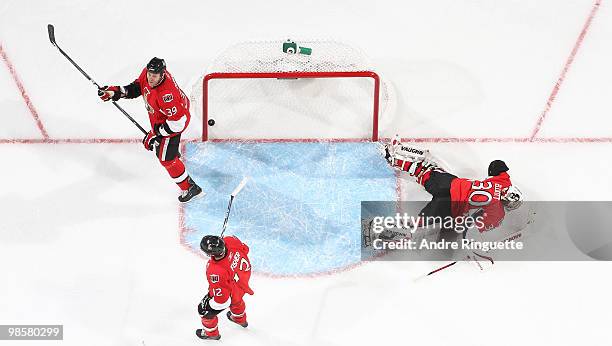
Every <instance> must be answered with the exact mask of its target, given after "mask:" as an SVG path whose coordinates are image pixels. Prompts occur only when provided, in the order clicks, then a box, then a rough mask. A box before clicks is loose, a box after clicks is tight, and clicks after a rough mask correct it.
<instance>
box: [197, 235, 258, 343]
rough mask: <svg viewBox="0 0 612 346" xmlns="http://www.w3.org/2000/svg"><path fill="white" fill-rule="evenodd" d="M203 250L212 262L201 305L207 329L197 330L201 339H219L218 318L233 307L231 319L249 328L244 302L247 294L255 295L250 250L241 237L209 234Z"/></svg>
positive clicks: (207, 274)
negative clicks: (250, 284) (251, 279)
mask: <svg viewBox="0 0 612 346" xmlns="http://www.w3.org/2000/svg"><path fill="white" fill-rule="evenodd" d="M200 249H202V251H204V253H206V255H207V256H208V257H210V259H209V260H208V263H207V264H206V279H207V280H208V294H206V296H205V297H204V298H203V299H202V301H201V302H200V304H198V313H199V314H200V317H201V319H202V325H203V326H204V328H202V329H198V330H196V335H197V336H198V337H199V338H200V339H210V340H219V339H220V338H221V335H220V334H219V327H218V325H217V324H218V318H217V315H218V314H219V313H220V312H221V311H223V310H225V309H227V308H228V307H229V311H228V312H227V318H228V319H229V320H230V321H232V322H234V323H236V324H238V325H240V326H242V327H244V328H246V327H247V326H248V325H249V324H248V322H247V316H246V312H245V308H246V307H245V304H244V300H243V299H242V298H243V296H244V295H245V293H248V294H250V295H253V290H252V289H251V288H250V287H249V279H250V277H251V262H250V261H249V257H248V254H249V247H248V246H247V245H246V244H244V243H243V242H241V241H240V239H238V238H237V237H234V236H231V237H223V238H221V237H218V236H214V235H207V236H205V237H204V238H202V241H201V242H200Z"/></svg>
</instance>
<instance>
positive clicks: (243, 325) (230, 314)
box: [227, 311, 249, 328]
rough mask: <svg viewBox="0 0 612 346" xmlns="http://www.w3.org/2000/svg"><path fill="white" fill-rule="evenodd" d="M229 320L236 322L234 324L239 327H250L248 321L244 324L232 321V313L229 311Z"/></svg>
mask: <svg viewBox="0 0 612 346" xmlns="http://www.w3.org/2000/svg"><path fill="white" fill-rule="evenodd" d="M227 319H228V320H230V321H232V322H234V323H236V324H237V325H239V326H241V327H242V328H246V327H248V326H249V322H246V321H245V322H244V323H238V322H236V321H234V320H233V319H232V313H231V311H228V312H227Z"/></svg>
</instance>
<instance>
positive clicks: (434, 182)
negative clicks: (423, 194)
mask: <svg viewBox="0 0 612 346" xmlns="http://www.w3.org/2000/svg"><path fill="white" fill-rule="evenodd" d="M383 151H384V155H385V159H386V160H387V162H388V163H389V164H390V165H391V166H392V167H394V168H396V169H399V170H401V171H404V172H407V173H408V174H409V175H410V176H412V177H414V178H415V179H416V181H417V183H419V184H420V185H422V186H423V187H424V188H425V190H426V191H427V192H429V193H430V194H431V195H432V196H433V198H432V200H431V201H430V202H429V203H428V204H427V205H426V206H425V207H424V208H423V210H421V213H420V214H421V215H422V216H441V217H447V216H450V217H453V218H456V217H459V216H465V215H468V214H472V215H477V216H481V217H482V223H481V224H480V227H479V230H480V231H481V232H484V231H487V230H490V229H492V228H495V227H497V226H499V225H500V224H501V222H502V220H503V219H504V215H505V210H508V211H509V210H514V209H517V208H518V207H520V205H521V203H522V199H523V197H522V193H521V191H520V190H519V189H518V188H517V187H515V186H514V185H512V182H511V181H510V175H509V174H508V170H509V169H508V166H507V165H506V163H505V162H504V161H501V160H494V161H492V162H491V163H490V164H489V168H488V175H489V177H488V178H486V179H484V180H472V179H465V178H458V177H457V176H455V175H453V174H450V173H447V172H446V171H445V170H444V169H443V168H441V167H440V166H439V165H438V164H437V163H436V162H435V160H434V159H433V157H432V156H431V154H430V153H429V151H427V150H420V149H416V148H412V147H408V146H404V145H402V143H400V141H399V139H397V138H396V139H394V140H393V141H392V142H391V143H390V144H388V145H385V146H384V147H383Z"/></svg>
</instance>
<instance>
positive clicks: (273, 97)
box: [191, 40, 390, 140]
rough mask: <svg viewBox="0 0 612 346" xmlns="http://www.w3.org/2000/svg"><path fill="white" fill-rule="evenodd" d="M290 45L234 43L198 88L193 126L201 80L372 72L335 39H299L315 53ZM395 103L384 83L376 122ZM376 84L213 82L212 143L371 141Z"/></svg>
mask: <svg viewBox="0 0 612 346" xmlns="http://www.w3.org/2000/svg"><path fill="white" fill-rule="evenodd" d="M284 42H285V41H283V40H278V41H258V42H244V43H239V44H235V45H233V46H231V47H229V48H228V49H226V50H225V51H224V52H223V53H221V54H220V55H219V57H218V58H216V59H215V60H214V62H213V63H212V64H211V66H210V67H209V68H208V69H207V70H206V71H205V72H204V73H202V74H201V75H200V76H199V78H198V79H197V81H196V82H195V83H194V84H193V88H192V94H191V101H192V103H191V104H192V114H193V115H194V119H193V120H192V124H194V125H192V126H193V127H197V126H208V125H201V124H202V119H203V111H202V106H203V84H202V83H203V79H204V76H205V75H206V74H209V73H213V72H217V73H278V72H280V73H282V72H357V71H373V70H374V68H373V66H372V64H371V63H370V61H369V59H368V58H367V56H366V55H365V54H364V53H363V52H362V51H361V50H360V49H358V48H355V47H354V46H351V45H349V44H346V43H342V42H339V41H334V40H327V41H323V40H295V42H296V44H297V45H298V46H300V47H306V48H310V49H311V50H312V53H311V54H310V55H304V54H289V53H285V52H283V43H284ZM389 100H390V94H389V89H388V88H387V85H386V84H385V83H384V82H383V81H381V84H380V92H379V108H378V113H379V114H378V117H379V121H380V119H381V118H383V115H384V113H385V112H386V110H387V108H388V105H389V103H390V102H389ZM374 113H375V112H374V79H373V78H368V77H348V78H299V79H286V78H282V76H280V75H279V77H278V78H271V79H270V78H268V79H259V78H241V79H212V80H210V81H209V95H208V119H214V120H215V125H214V126H208V134H209V138H211V139H214V138H223V139H236V140H239V139H283V138H288V139H291V138H309V139H330V138H364V139H365V138H370V137H371V136H372V130H373V128H372V126H373V117H374V116H375V115H374Z"/></svg>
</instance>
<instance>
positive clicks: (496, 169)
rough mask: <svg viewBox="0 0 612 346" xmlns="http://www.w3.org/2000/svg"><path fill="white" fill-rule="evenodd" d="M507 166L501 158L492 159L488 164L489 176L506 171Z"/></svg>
mask: <svg viewBox="0 0 612 346" xmlns="http://www.w3.org/2000/svg"><path fill="white" fill-rule="evenodd" d="M508 169H509V168H508V166H506V163H505V162H504V161H502V160H493V161H491V163H490V164H489V176H490V177H494V176H496V175H499V174H500V173H502V172H507V171H508Z"/></svg>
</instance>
